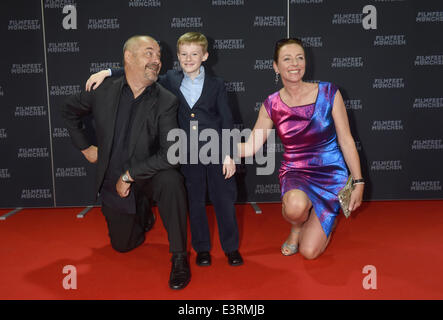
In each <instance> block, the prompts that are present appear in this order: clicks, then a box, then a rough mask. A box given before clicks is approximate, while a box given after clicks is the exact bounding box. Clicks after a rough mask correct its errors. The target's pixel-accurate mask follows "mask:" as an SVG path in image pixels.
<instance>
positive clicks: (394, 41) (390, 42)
mask: <svg viewBox="0 0 443 320" xmlns="http://www.w3.org/2000/svg"><path fill="white" fill-rule="evenodd" d="M404 45H406V36H405V35H404V34H395V35H385V36H375V40H374V46H375V47H386V46H404Z"/></svg>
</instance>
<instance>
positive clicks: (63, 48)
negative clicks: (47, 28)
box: [48, 42, 80, 53]
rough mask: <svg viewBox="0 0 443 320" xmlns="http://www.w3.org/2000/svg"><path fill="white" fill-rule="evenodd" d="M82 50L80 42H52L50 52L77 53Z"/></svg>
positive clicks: (49, 47)
mask: <svg viewBox="0 0 443 320" xmlns="http://www.w3.org/2000/svg"><path fill="white" fill-rule="evenodd" d="M76 52H80V47H79V43H78V42H50V43H48V53H76Z"/></svg>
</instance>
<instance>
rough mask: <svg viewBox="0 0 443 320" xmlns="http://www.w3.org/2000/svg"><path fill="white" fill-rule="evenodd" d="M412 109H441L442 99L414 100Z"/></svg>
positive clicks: (442, 105) (442, 106)
mask: <svg viewBox="0 0 443 320" xmlns="http://www.w3.org/2000/svg"><path fill="white" fill-rule="evenodd" d="M413 108H414V109H415V108H417V109H434V108H443V98H415V100H414V105H413Z"/></svg>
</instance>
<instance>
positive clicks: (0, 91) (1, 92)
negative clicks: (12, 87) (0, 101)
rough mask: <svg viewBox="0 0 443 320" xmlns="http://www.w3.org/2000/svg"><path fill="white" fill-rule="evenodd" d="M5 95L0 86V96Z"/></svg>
mask: <svg viewBox="0 0 443 320" xmlns="http://www.w3.org/2000/svg"><path fill="white" fill-rule="evenodd" d="M4 95H5V92H4V91H3V87H2V86H0V97H3V96H4Z"/></svg>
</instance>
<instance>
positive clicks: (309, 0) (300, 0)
mask: <svg viewBox="0 0 443 320" xmlns="http://www.w3.org/2000/svg"><path fill="white" fill-rule="evenodd" d="M320 3H323V0H291V4H320Z"/></svg>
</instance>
